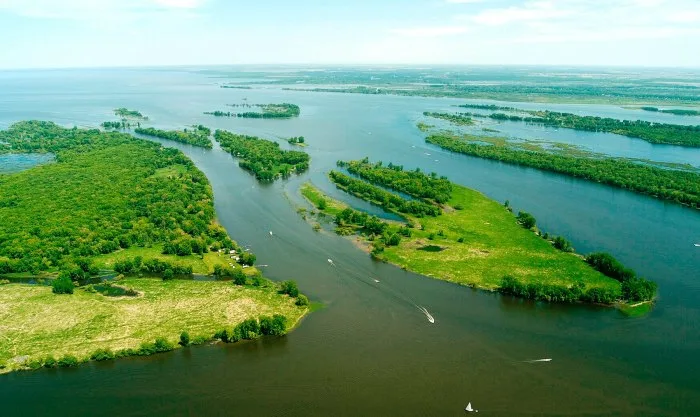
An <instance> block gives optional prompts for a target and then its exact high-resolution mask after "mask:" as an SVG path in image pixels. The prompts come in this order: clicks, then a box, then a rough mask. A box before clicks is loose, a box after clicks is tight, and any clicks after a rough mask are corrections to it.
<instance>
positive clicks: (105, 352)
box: [90, 349, 116, 362]
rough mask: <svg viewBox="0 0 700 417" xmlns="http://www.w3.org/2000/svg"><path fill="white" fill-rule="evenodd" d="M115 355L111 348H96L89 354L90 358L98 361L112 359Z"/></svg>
mask: <svg viewBox="0 0 700 417" xmlns="http://www.w3.org/2000/svg"><path fill="white" fill-rule="evenodd" d="M115 357H116V355H115V354H114V352H112V350H111V349H97V350H96V351H94V352H93V353H92V355H90V359H92V360H94V361H98V362H101V361H108V360H112V359H114V358H115Z"/></svg>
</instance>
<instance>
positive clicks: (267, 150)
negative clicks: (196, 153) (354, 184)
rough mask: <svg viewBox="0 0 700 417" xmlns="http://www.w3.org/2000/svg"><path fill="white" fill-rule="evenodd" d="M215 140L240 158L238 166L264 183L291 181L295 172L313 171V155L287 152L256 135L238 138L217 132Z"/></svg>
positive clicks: (224, 132)
mask: <svg viewBox="0 0 700 417" xmlns="http://www.w3.org/2000/svg"><path fill="white" fill-rule="evenodd" d="M214 138H215V139H216V141H217V142H219V144H220V145H221V148H222V149H224V150H225V151H227V152H229V153H230V154H231V155H233V156H235V157H237V158H240V161H239V163H238V165H239V166H240V167H241V168H243V169H245V170H247V171H250V172H251V173H253V174H254V175H255V178H257V179H258V181H261V182H272V181H274V180H275V179H276V178H277V177H282V178H287V177H289V176H290V175H291V174H292V173H300V172H303V171H306V170H307V169H309V155H308V154H307V153H305V152H301V151H285V150H282V149H280V145H279V143H277V142H274V141H271V140H266V139H261V138H258V137H255V136H247V135H237V134H234V133H231V132H227V131H225V130H217V131H216V132H215V133H214Z"/></svg>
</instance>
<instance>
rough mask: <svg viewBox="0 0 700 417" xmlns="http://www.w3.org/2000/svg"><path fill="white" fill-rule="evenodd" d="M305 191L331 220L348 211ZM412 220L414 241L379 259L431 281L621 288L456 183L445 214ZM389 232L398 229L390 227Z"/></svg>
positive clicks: (312, 190)
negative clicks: (507, 277) (509, 279)
mask: <svg viewBox="0 0 700 417" xmlns="http://www.w3.org/2000/svg"><path fill="white" fill-rule="evenodd" d="M301 191H302V194H303V195H304V196H305V197H306V198H307V199H308V200H309V201H310V202H312V203H313V204H314V205H315V206H316V207H317V208H318V207H319V206H318V201H320V199H321V198H323V199H324V200H325V201H326V204H327V208H326V209H325V210H323V211H324V212H325V213H326V214H328V215H330V216H334V215H335V214H337V213H338V212H340V211H341V210H343V209H344V208H346V207H347V205H345V204H343V203H341V202H338V201H335V200H333V199H331V198H330V197H328V196H324V195H323V193H322V192H321V191H319V190H318V189H315V188H314V187H313V186H312V185H310V184H308V183H307V184H305V185H304V186H303V187H302V190H301ZM454 207H460V208H461V210H456V209H454ZM408 221H409V222H411V223H413V225H414V226H415V227H414V228H413V229H412V236H411V237H410V238H406V237H403V238H402V240H401V243H400V244H399V245H398V246H394V247H391V246H388V247H386V248H385V250H384V252H383V253H382V254H381V258H382V259H384V260H386V261H387V262H390V263H392V264H395V265H398V266H400V267H402V268H405V269H407V270H410V271H413V272H417V273H420V274H423V275H426V276H429V277H433V278H437V279H442V280H446V281H451V282H455V283H458V284H462V285H469V286H475V287H479V288H483V289H488V290H494V289H496V288H497V287H498V286H499V284H500V281H501V279H502V278H503V276H505V275H511V276H513V277H515V278H517V279H518V280H519V281H520V282H522V283H525V284H527V283H530V282H541V283H544V284H558V285H565V286H570V285H572V284H574V283H575V282H577V281H579V280H580V281H583V282H584V283H585V284H586V288H587V289H588V288H591V287H610V288H613V287H614V288H618V289H619V287H620V283H619V282H617V281H615V280H613V279H611V278H608V277H606V276H604V275H603V274H601V273H599V272H598V271H596V270H594V269H593V268H591V267H590V266H588V264H586V263H585V262H584V261H583V259H581V257H580V256H578V255H576V254H572V253H564V252H561V251H559V250H557V249H555V248H554V247H553V246H552V244H551V243H550V242H549V241H547V240H544V239H542V238H541V237H539V236H538V235H536V234H535V233H534V232H532V231H530V230H526V229H524V228H523V227H521V226H520V225H519V224H518V223H517V222H516V219H515V216H513V214H512V213H510V212H509V211H508V210H506V208H505V207H503V206H502V205H501V204H499V203H497V202H496V201H493V200H490V199H488V198H486V197H485V196H484V195H483V194H481V193H479V192H477V191H474V190H470V189H468V188H465V187H462V186H459V185H456V184H455V185H454V191H453V194H452V199H451V201H450V202H449V203H448V207H446V209H445V210H444V213H443V214H442V215H440V216H437V217H424V218H420V219H419V218H415V217H410V216H408ZM421 225H422V226H424V230H421ZM390 228H395V229H398V226H397V225H396V224H391V223H390ZM441 231H442V233H440V232H441ZM431 237H432V239H431ZM460 238H461V239H462V240H463V241H462V242H461V243H460V242H458V239H460Z"/></svg>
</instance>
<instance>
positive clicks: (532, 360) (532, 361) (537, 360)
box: [523, 358, 552, 363]
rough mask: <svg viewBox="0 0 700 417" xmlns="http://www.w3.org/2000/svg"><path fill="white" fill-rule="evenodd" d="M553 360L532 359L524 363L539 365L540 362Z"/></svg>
mask: <svg viewBox="0 0 700 417" xmlns="http://www.w3.org/2000/svg"><path fill="white" fill-rule="evenodd" d="M551 361H552V358H544V359H531V360H528V361H523V362H525V363H538V362H551Z"/></svg>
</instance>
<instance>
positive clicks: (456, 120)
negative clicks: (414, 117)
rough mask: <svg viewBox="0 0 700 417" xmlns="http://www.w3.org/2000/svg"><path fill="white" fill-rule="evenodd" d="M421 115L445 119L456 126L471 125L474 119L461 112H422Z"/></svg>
mask: <svg viewBox="0 0 700 417" xmlns="http://www.w3.org/2000/svg"><path fill="white" fill-rule="evenodd" d="M423 116H427V117H432V118H435V119H442V120H446V121H448V122H450V123H452V124H455V125H458V126H471V125H473V124H474V120H473V119H472V118H471V117H469V116H464V115H462V114H452V113H435V112H427V111H426V112H423Z"/></svg>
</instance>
